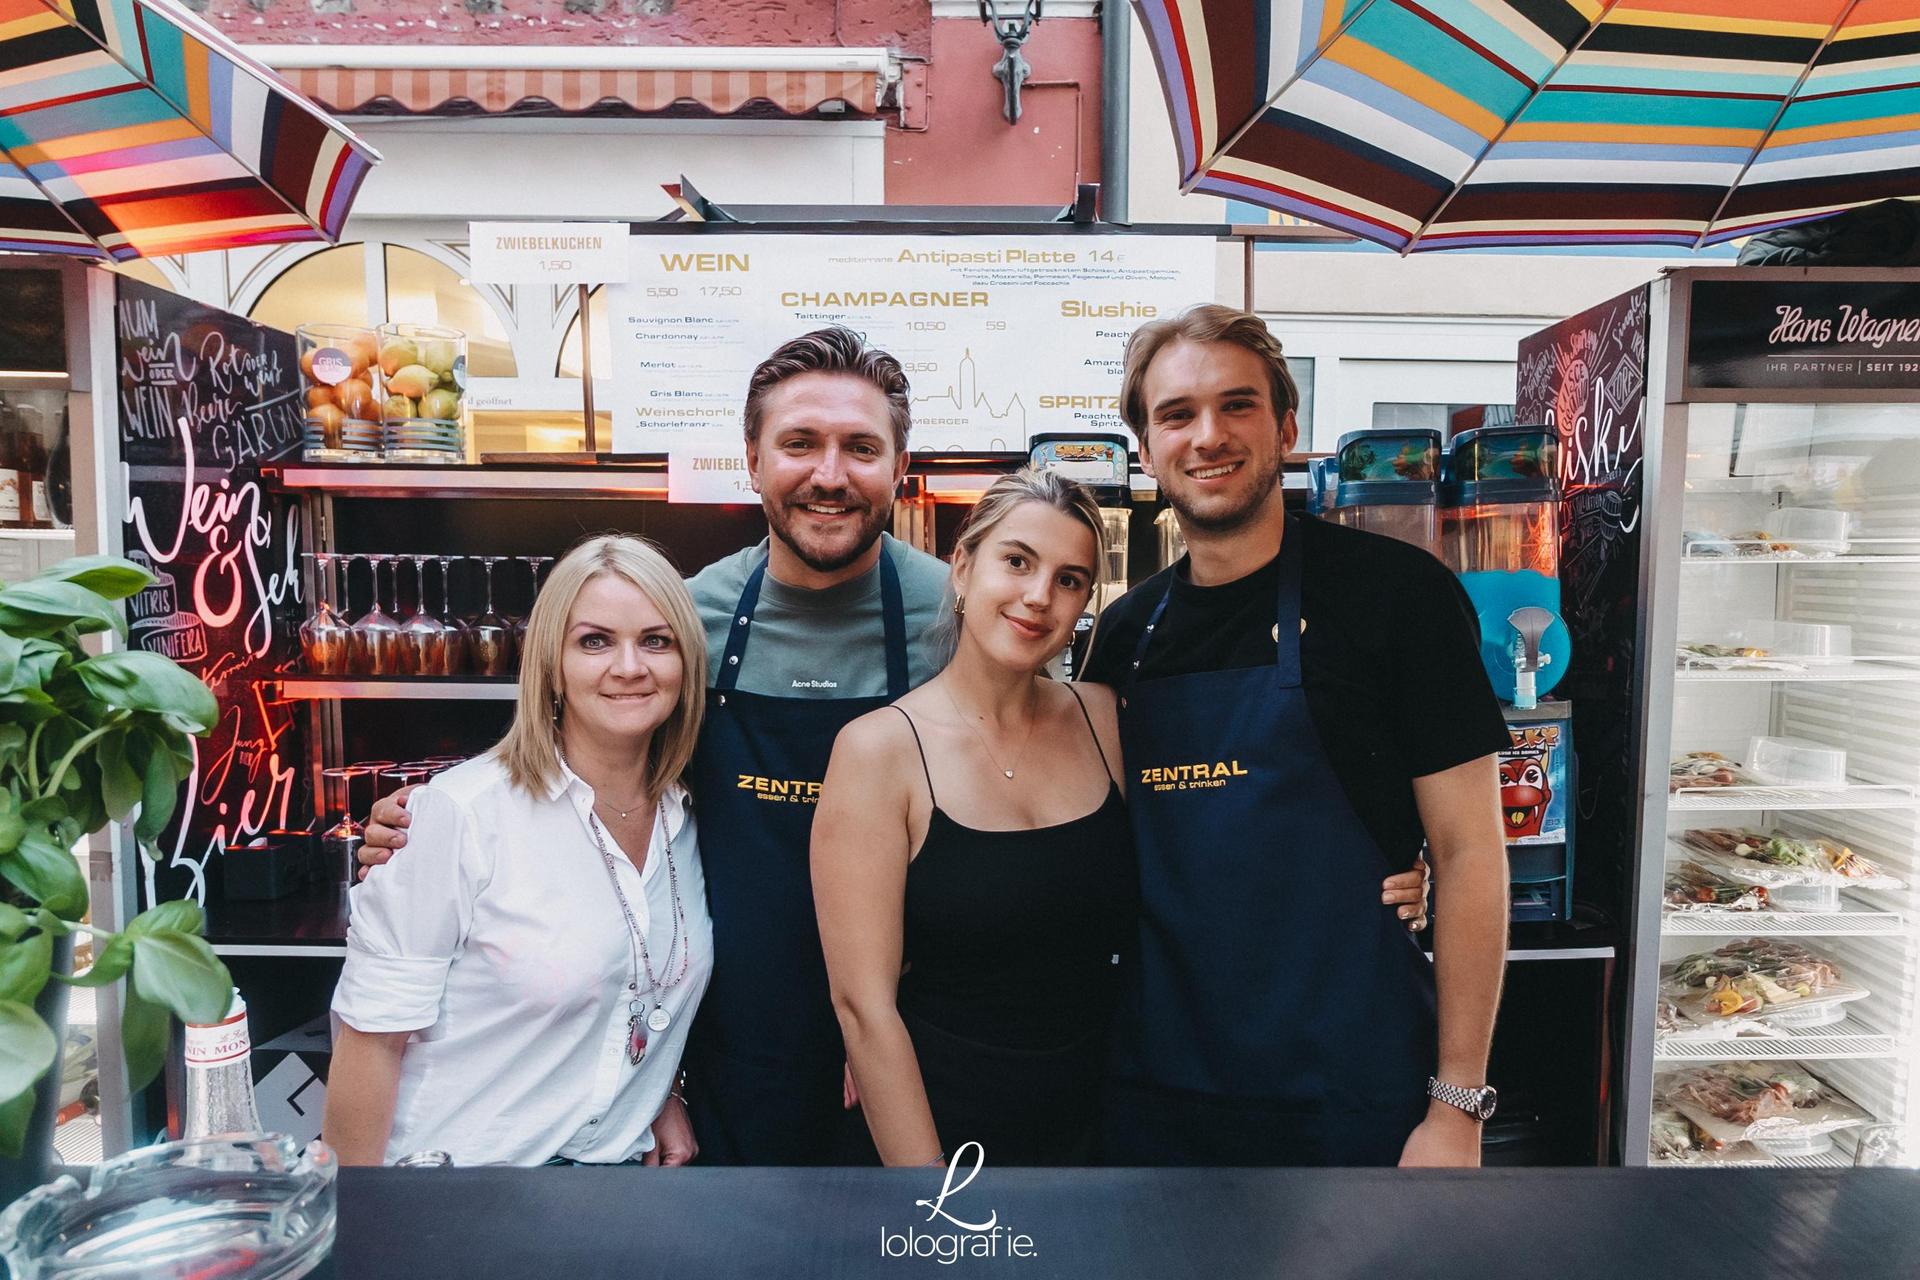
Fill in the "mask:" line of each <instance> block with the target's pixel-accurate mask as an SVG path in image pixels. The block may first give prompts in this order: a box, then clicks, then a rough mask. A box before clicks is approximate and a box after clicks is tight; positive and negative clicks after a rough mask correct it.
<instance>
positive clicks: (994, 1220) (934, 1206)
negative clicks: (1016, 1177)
mask: <svg viewBox="0 0 1920 1280" xmlns="http://www.w3.org/2000/svg"><path fill="white" fill-rule="evenodd" d="M969 1147H971V1148H973V1151H974V1161H973V1168H971V1169H969V1170H967V1176H966V1180H965V1181H963V1182H961V1183H960V1184H959V1185H958V1186H955V1185H954V1182H953V1177H954V1174H956V1173H958V1172H959V1170H960V1159H961V1157H962V1156H964V1155H966V1154H967V1148H969ZM986 1164H987V1149H986V1148H985V1147H983V1146H981V1145H980V1144H979V1143H977V1142H963V1143H961V1144H960V1147H959V1149H958V1150H956V1151H955V1152H954V1153H953V1160H952V1161H951V1162H950V1163H949V1164H948V1165H947V1176H946V1178H945V1179H944V1180H942V1182H941V1184H940V1196H939V1198H938V1199H935V1200H915V1201H914V1202H913V1204H914V1207H915V1208H916V1209H925V1210H927V1221H928V1222H932V1221H933V1220H934V1219H935V1218H945V1219H946V1220H947V1221H948V1222H951V1223H952V1224H953V1225H954V1226H956V1227H960V1228H962V1229H964V1230H967V1231H991V1230H993V1229H994V1227H995V1225H996V1224H998V1223H999V1221H1000V1211H999V1210H998V1209H995V1210H994V1211H993V1214H992V1216H990V1217H989V1218H988V1219H987V1220H986V1221H985V1222H962V1221H961V1220H960V1219H958V1218H956V1217H954V1216H953V1215H952V1214H950V1213H948V1212H947V1211H946V1210H945V1209H944V1208H942V1207H941V1206H943V1205H945V1204H946V1202H947V1197H948V1196H950V1195H954V1194H956V1193H958V1192H961V1191H965V1190H966V1189H967V1188H968V1187H969V1186H971V1185H972V1183H973V1180H974V1179H975V1178H977V1177H979V1176H980V1170H981V1169H983V1168H985V1167H986Z"/></svg>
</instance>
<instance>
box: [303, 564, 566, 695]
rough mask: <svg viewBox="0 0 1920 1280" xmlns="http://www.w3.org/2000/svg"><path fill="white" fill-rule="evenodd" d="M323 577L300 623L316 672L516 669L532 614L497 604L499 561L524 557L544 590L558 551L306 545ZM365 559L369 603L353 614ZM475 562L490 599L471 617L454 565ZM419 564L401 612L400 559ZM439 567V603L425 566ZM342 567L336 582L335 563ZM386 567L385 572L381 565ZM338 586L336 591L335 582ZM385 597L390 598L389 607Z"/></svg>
mask: <svg viewBox="0 0 1920 1280" xmlns="http://www.w3.org/2000/svg"><path fill="white" fill-rule="evenodd" d="M305 557H306V559H307V560H308V561H310V562H312V565H313V567H314V570H315V572H314V573H312V574H311V575H310V576H311V578H312V580H313V581H314V582H315V583H316V584H318V590H316V591H315V592H314V599H313V608H312V611H311V612H310V613H309V614H308V616H307V620H306V621H305V622H303V623H302V624H301V625H300V648H301V653H302V655H303V657H304V658H305V661H306V669H307V671H308V673H309V674H311V675H323V676H339V675H356V676H460V675H481V676H510V675H512V674H513V673H514V670H515V666H516V663H517V662H518V661H519V656H520V641H521V638H522V637H524V636H525V635H526V630H527V620H526V618H525V617H524V616H522V617H517V618H515V617H508V616H505V615H503V614H501V613H500V612H498V611H497V610H496V609H495V608H494V603H493V567H494V566H495V565H496V564H498V563H500V562H501V561H502V560H513V561H519V562H521V563H524V564H525V565H526V566H527V570H528V574H529V576H530V578H531V581H532V594H534V595H537V594H539V590H540V580H541V574H542V572H543V570H544V568H545V566H547V565H549V564H552V563H553V557H552V556H447V555H428V554H400V553H393V552H373V551H368V552H330V551H311V552H306V553H305ZM362 560H364V561H366V562H367V564H368V567H369V570H368V571H369V573H370V575H371V578H372V599H371V601H370V603H369V605H368V608H367V611H366V612H365V613H363V614H361V615H360V616H359V617H358V618H355V619H353V620H352V621H349V620H348V615H349V614H350V613H351V611H352V610H351V607H350V604H349V601H350V599H351V596H352V591H353V566H354V564H355V563H356V562H358V561H362ZM463 560H465V561H474V562H477V563H478V564H479V565H480V566H481V569H482V571H483V573H484V575H485V584H486V585H485V599H486V607H485V608H484V609H482V610H481V611H480V612H479V613H478V614H475V615H473V616H472V617H468V618H462V617H460V616H459V615H457V614H455V613H454V611H453V566H454V565H455V564H456V563H457V562H459V561H463ZM402 564H411V565H412V566H413V582H414V593H413V611H412V612H411V613H409V614H408V615H407V616H405V617H404V618H402V617H399V616H398V614H399V612H400V604H399V596H398V592H399V577H400V566H401V565H402ZM430 564H437V565H438V566H439V567H440V608H439V609H438V610H437V611H436V610H434V609H432V608H430V607H429V604H428V592H427V566H428V565H430ZM335 566H338V568H339V571H340V572H339V575H338V579H337V582H336V578H335V574H334V569H335ZM383 570H384V571H385V572H384V573H383V572H382V571H383ZM336 585H337V586H338V595H337V597H336V595H335V587H336ZM387 601H392V602H393V603H392V607H391V611H389V608H388V606H387V603H386V602H387Z"/></svg>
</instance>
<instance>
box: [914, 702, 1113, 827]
mask: <svg viewBox="0 0 1920 1280" xmlns="http://www.w3.org/2000/svg"><path fill="white" fill-rule="evenodd" d="M888 705H889V706H892V707H893V709H894V710H895V711H898V712H899V713H900V714H901V715H902V716H905V717H906V721H907V732H909V733H911V734H912V735H913V746H914V750H916V751H918V752H919V753H920V772H921V773H923V774H925V775H926V779H927V799H929V800H931V801H932V802H933V807H934V808H936V809H938V808H939V807H940V799H939V797H938V796H936V795H934V794H933V770H931V769H929V768H927V748H926V744H925V743H923V742H921V741H920V730H919V728H918V727H917V726H915V724H914V723H913V717H912V716H909V715H907V709H906V708H905V707H902V706H899V705H897V704H894V703H889V704H888ZM1083 709H1084V708H1083ZM1102 758H1103V759H1104V757H1102Z"/></svg>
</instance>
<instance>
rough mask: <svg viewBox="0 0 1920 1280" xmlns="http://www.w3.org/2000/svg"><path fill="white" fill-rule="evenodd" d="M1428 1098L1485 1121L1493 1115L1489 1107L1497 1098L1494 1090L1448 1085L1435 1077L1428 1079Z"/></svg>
mask: <svg viewBox="0 0 1920 1280" xmlns="http://www.w3.org/2000/svg"><path fill="white" fill-rule="evenodd" d="M1427 1096H1428V1097H1430V1098H1434V1099H1436V1100H1438V1101H1440V1102H1444V1103H1446V1104H1447V1105H1448V1106H1450V1107H1455V1108H1458V1109H1459V1110H1461V1111H1464V1112H1466V1113H1467V1114H1468V1115H1470V1116H1472V1117H1473V1118H1474V1119H1475V1120H1480V1121H1483V1122H1484V1121H1485V1120H1487V1119H1488V1118H1489V1117H1490V1116H1491V1115H1492V1114H1493V1110H1492V1107H1491V1106H1490V1105H1489V1104H1490V1103H1491V1102H1492V1101H1493V1099H1494V1097H1495V1096H1496V1095H1495V1094H1494V1092H1493V1090H1492V1089H1488V1088H1485V1087H1482V1088H1478V1089H1470V1088H1468V1087H1467V1086H1466V1085H1460V1084H1447V1083H1445V1082H1444V1081H1442V1080H1439V1079H1437V1078H1435V1077H1433V1076H1428V1077H1427Z"/></svg>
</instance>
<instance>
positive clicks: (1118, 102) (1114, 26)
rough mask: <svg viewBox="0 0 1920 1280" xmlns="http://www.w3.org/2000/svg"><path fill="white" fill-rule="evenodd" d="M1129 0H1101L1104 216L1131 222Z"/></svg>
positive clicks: (1131, 16)
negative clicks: (1128, 173)
mask: <svg viewBox="0 0 1920 1280" xmlns="http://www.w3.org/2000/svg"><path fill="white" fill-rule="evenodd" d="M1132 19H1133V14H1132V11H1131V10H1130V9H1129V8H1128V6H1127V0H1101V3H1100V216H1101V217H1102V218H1104V219H1105V220H1106V221H1108V222H1126V221H1127V146H1128V138H1129V132H1128V128H1127V113H1128V102H1129V97H1130V91H1129V87H1128V86H1129V80H1130V78H1131V77H1130V76H1129V74H1128V71H1129V64H1128V59H1129V57H1130V56H1131V53H1130V50H1129V48H1128V36H1129V35H1130V34H1131V28H1132V25H1133V21H1132Z"/></svg>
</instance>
